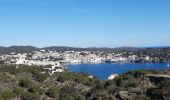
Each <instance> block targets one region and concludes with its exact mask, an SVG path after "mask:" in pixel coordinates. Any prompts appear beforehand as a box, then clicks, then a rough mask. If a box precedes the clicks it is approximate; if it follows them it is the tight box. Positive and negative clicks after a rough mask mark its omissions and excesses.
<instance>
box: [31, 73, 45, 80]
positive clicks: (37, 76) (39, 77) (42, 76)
mask: <svg viewBox="0 0 170 100" xmlns="http://www.w3.org/2000/svg"><path fill="white" fill-rule="evenodd" d="M32 74H33V77H34V78H35V79H36V80H37V81H39V82H44V81H45V80H46V79H47V75H46V74H43V73H40V72H38V71H34V72H32Z"/></svg>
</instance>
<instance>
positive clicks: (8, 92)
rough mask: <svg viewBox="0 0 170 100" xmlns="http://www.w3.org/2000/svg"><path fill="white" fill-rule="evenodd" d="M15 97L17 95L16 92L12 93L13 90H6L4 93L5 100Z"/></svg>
mask: <svg viewBox="0 0 170 100" xmlns="http://www.w3.org/2000/svg"><path fill="white" fill-rule="evenodd" d="M14 97H15V94H14V93H12V92H11V91H4V92H3V93H2V98H4V99H5V100H7V99H11V98H14Z"/></svg>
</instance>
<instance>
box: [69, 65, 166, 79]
mask: <svg viewBox="0 0 170 100" xmlns="http://www.w3.org/2000/svg"><path fill="white" fill-rule="evenodd" d="M66 66H67V67H68V69H69V70H71V71H73V72H78V73H79V72H87V73H89V74H90V75H93V76H97V77H99V78H100V79H103V80H106V79H107V78H108V76H110V75H111V74H114V73H115V74H122V73H125V72H128V71H130V70H138V69H146V70H149V69H154V70H162V69H167V64H152V63H150V64H77V65H76V64H75V65H66Z"/></svg>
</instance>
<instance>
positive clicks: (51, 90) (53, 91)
mask: <svg viewBox="0 0 170 100" xmlns="http://www.w3.org/2000/svg"><path fill="white" fill-rule="evenodd" d="M59 91H60V88H59V87H58V86H51V87H50V88H49V89H48V90H47V95H48V96H49V97H52V98H55V97H58V95H59Z"/></svg>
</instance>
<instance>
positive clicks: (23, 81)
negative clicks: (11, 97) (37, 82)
mask: <svg viewBox="0 0 170 100" xmlns="http://www.w3.org/2000/svg"><path fill="white" fill-rule="evenodd" d="M19 85H20V86H21V87H26V88H29V87H31V86H32V85H33V83H32V81H30V80H29V79H21V80H20V82H19Z"/></svg>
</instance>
